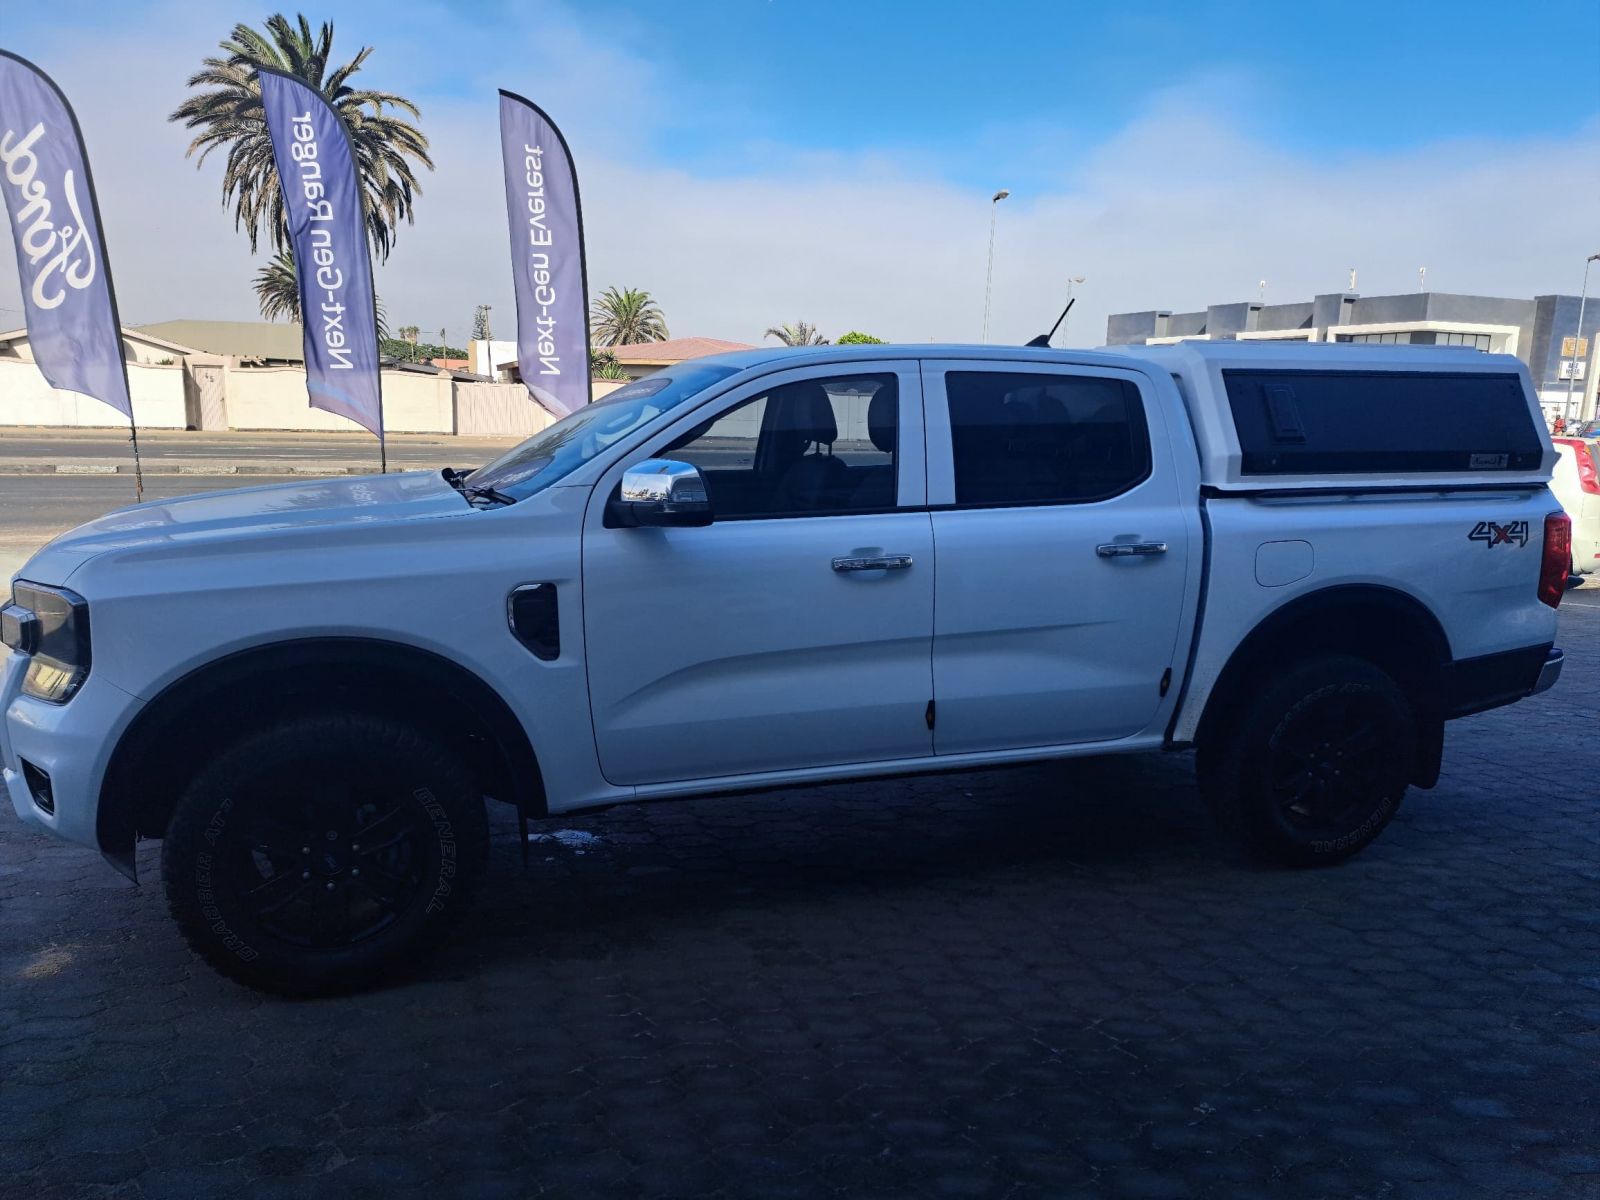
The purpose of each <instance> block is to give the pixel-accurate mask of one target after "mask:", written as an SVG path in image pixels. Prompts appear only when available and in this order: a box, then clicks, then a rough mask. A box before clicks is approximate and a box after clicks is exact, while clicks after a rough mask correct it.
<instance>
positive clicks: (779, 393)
mask: <svg viewBox="0 0 1600 1200" xmlns="http://www.w3.org/2000/svg"><path fill="white" fill-rule="evenodd" d="M899 403H900V389H899V387H898V385H897V383H896V380H895V376H894V375H892V374H883V375H849V376H840V377H836V378H830V379H807V380H802V381H800V382H798V383H787V384H783V385H782V386H779V387H775V388H773V389H772V390H771V391H769V392H765V393H763V394H762V395H759V396H755V397H753V398H752V399H749V400H746V401H744V402H743V403H742V404H740V405H739V406H738V407H736V408H732V409H730V410H728V411H727V412H725V413H723V414H722V415H721V416H718V417H716V418H714V419H713V420H711V421H708V422H706V423H705V424H704V425H701V426H700V427H699V428H697V429H694V430H692V431H691V432H689V433H687V434H685V435H684V436H683V437H681V438H679V439H678V440H677V441H676V442H674V443H673V444H672V445H670V446H668V447H667V448H666V449H665V450H663V451H661V457H663V458H673V459H677V460H678V461H680V462H686V463H692V464H694V465H695V466H697V467H699V468H700V473H701V474H702V475H703V476H705V481H706V490H707V491H708V492H709V493H710V495H711V506H712V508H713V509H714V510H715V511H716V515H717V519H718V520H722V519H725V518H728V517H791V516H808V515H818V514H828V513H852V512H871V511H875V510H880V509H885V508H893V507H894V505H895V497H896V494H897V491H896V483H895V472H896V466H897V457H896V455H897V450H898V445H899V429H900V413H899Z"/></svg>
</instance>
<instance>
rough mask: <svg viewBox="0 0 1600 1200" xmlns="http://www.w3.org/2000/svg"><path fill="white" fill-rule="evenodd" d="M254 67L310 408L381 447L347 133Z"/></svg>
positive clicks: (293, 89) (331, 114)
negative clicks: (296, 287) (285, 225)
mask: <svg viewBox="0 0 1600 1200" xmlns="http://www.w3.org/2000/svg"><path fill="white" fill-rule="evenodd" d="M258 73H259V76H260V79H261V104H262V107H263V108H264V109H265V110H266V115H267V131H268V133H269V134H270V135H271V137H272V157H273V158H274V159H275V160H276V162H277V164H278V181H279V182H280V183H281V184H282V185H283V209H284V213H285V215H286V216H287V217H288V221H289V242H290V245H291V247H292V249H293V251H294V266H295V273H296V275H298V277H299V283H300V320H301V321H302V322H303V323H304V325H305V348H306V390H307V391H308V392H310V394H311V407H312V408H320V409H323V410H325V411H327V412H331V413H338V414H339V415H340V416H342V417H348V418H349V419H350V420H352V421H354V422H355V423H356V424H357V425H360V426H361V427H362V428H364V429H367V430H369V431H371V432H372V433H375V434H377V436H378V441H379V444H380V445H381V444H382V442H383V391H382V387H381V385H380V383H379V379H378V314H377V299H376V297H375V296H374V295H373V291H372V258H371V255H370V254H369V253H368V250H367V222H366V214H365V213H364V212H363V210H362V207H361V183H360V180H359V179H358V178H357V175H356V166H355V156H354V154H353V153H352V152H351V149H350V139H349V137H348V135H347V134H346V132H345V128H344V121H343V120H342V119H340V117H339V114H338V113H337V112H335V111H334V109H333V108H332V107H331V106H330V105H329V104H328V102H327V101H326V100H324V99H323V98H322V95H321V93H319V92H318V91H317V90H316V89H315V88H312V87H309V86H307V85H306V84H305V83H304V82H302V81H301V80H299V79H296V78H295V77H294V76H292V75H286V74H284V73H283V72H281V71H274V70H272V69H271V68H269V67H262V68H260V69H259V72H258ZM385 465H387V464H385Z"/></svg>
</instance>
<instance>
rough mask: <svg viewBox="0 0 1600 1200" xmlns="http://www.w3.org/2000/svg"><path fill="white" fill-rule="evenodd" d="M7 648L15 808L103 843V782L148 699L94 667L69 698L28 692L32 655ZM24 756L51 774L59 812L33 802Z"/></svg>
mask: <svg viewBox="0 0 1600 1200" xmlns="http://www.w3.org/2000/svg"><path fill="white" fill-rule="evenodd" d="M0 654H3V655H4V657H3V658H0V779H3V780H4V782H5V785H6V792H7V794H8V795H10V797H11V807H12V809H13V810H15V812H16V814H17V816H18V818H19V819H20V820H21V821H22V822H23V823H24V824H26V825H31V826H33V827H34V828H36V829H43V830H46V831H48V832H50V833H53V834H55V835H56V836H57V837H63V838H66V839H67V840H68V841H69V842H77V843H78V844H79V845H82V846H93V847H95V848H96V849H98V848H99V845H100V843H99V838H98V837H97V836H96V822H97V820H98V817H99V808H100V784H101V781H102V780H103V779H104V778H105V772H106V766H107V764H108V763H109V762H110V758H111V751H112V749H113V747H114V746H115V745H116V740H117V737H118V736H119V735H120V733H121V732H122V730H124V729H126V728H127V727H128V722H130V721H132V720H133V717H134V715H135V714H136V713H137V712H138V711H139V709H140V708H142V707H143V701H141V700H139V699H138V698H137V697H134V696H130V695H129V694H128V693H127V692H124V691H123V690H122V689H121V688H119V687H116V686H115V685H114V684H110V683H107V682H106V681H105V680H104V679H103V678H96V676H95V673H94V672H93V671H91V672H90V673H89V677H88V679H86V680H84V684H83V687H82V688H81V689H80V690H79V692H78V694H77V695H75V696H73V698H72V699H71V700H69V701H68V702H67V703H66V704H46V703H45V702H44V701H42V700H35V699H33V698H32V697H30V696H24V695H23V694H22V677H23V676H24V675H25V674H26V673H27V669H28V657H27V655H24V654H16V653H12V652H9V651H3V650H0ZM23 759H26V760H27V761H28V762H30V763H32V764H33V765H34V766H35V767H36V768H38V769H39V770H40V771H43V772H44V773H45V774H46V775H48V776H49V777H50V784H51V796H52V798H53V800H54V804H55V811H54V812H46V811H45V810H44V809H42V808H40V807H39V805H38V804H36V803H35V802H34V798H33V793H32V791H31V790H30V789H29V787H28V784H27V782H26V780H25V779H24V778H23V775H22V760H23Z"/></svg>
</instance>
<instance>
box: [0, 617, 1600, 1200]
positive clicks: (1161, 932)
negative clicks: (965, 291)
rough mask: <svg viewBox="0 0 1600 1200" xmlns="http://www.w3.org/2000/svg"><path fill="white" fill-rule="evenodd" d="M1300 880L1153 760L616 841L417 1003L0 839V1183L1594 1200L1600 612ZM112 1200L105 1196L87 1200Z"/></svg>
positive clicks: (882, 789) (657, 811)
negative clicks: (1531, 684)
mask: <svg viewBox="0 0 1600 1200" xmlns="http://www.w3.org/2000/svg"><path fill="white" fill-rule="evenodd" d="M1561 642H1562V644H1563V645H1564V647H1565V648H1566V649H1567V651H1568V665H1567V668H1566V675H1565V678H1564V680H1563V682H1562V683H1561V685H1560V686H1559V687H1558V688H1557V689H1556V690H1555V691H1553V692H1551V693H1549V694H1548V695H1546V696H1542V697H1538V698H1536V699H1534V700H1531V701H1528V702H1525V703H1523V704H1521V705H1517V706H1514V707H1512V708H1508V709H1503V710H1499V711H1495V712H1491V713H1486V714H1483V715H1481V716H1478V717H1474V718H1470V719H1468V720H1466V721H1462V722H1458V723H1455V724H1453V725H1452V726H1451V727H1450V730H1449V735H1448V745H1447V753H1446V759H1445V771H1444V775H1443V777H1442V778H1441V780H1440V784H1439V787H1438V788H1437V789H1435V790H1433V791H1430V792H1413V793H1412V794H1411V795H1410V796H1409V797H1408V798H1407V800H1406V803H1405V805H1404V807H1403V808H1402V810H1401V812H1400V814H1399V816H1398V817H1397V818H1396V820H1395V822H1394V824H1393V825H1392V826H1391V828H1390V829H1389V830H1388V831H1387V832H1386V833H1385V834H1384V836H1383V837H1382V838H1381V839H1380V840H1379V841H1378V842H1377V843H1376V844H1375V845H1374V846H1372V847H1371V848H1370V849H1369V850H1368V851H1366V852H1365V853H1364V854H1363V855H1362V856H1360V857H1359V858H1357V859H1355V860H1353V861H1351V862H1349V863H1347V864H1345V865H1343V866H1340V867H1338V868H1334V869H1329V870H1321V871H1312V872H1285V871H1277V870H1271V869H1264V868H1260V867H1256V866H1252V865H1249V864H1247V863H1245V862H1244V861H1242V860H1241V859H1240V858H1239V857H1238V856H1237V855H1235V854H1234V853H1233V852H1232V851H1231V850H1230V848H1229V847H1228V846H1227V844H1226V843H1225V842H1224V841H1223V840H1222V839H1221V838H1220V837H1218V835H1217V834H1216V833H1215V832H1214V831H1213V830H1212V828H1211V826H1210V824H1209V822H1208V821H1207V819H1206V818H1205V815H1204V813H1203V810H1202V806H1201V805H1200V803H1199V799H1198V796H1197V794H1196V791H1195V787H1194V784H1193V780H1192V777H1191V769H1190V767H1191V764H1190V762H1189V760H1188V758H1187V756H1181V755H1171V756H1154V757H1150V758H1144V759H1116V760H1103V761H1099V762H1083V763H1067V764H1056V765H1051V766H1040V767H1028V768H1020V769H1017V770H1012V771H1006V772H993V773H979V774H971V775H965V776H947V777H937V778H924V779H913V780H894V781H878V782H873V783H862V784H851V785H840V786H837V787H830V788H806V789H797V790H792V791H789V792H783V793H765V794H760V795H751V796H732V797H720V798H715V799H704V800H692V801H684V802H678V803H673V804H663V805H657V806H643V807H636V808H619V809H615V810H611V811H609V812H606V813H602V814H596V815H593V816H589V817H569V818H564V819H562V820H561V821H560V822H559V823H558V824H556V825H555V828H566V829H581V830H583V831H585V832H588V833H591V834H593V835H594V836H595V837H597V838H599V839H600V841H599V842H598V843H597V844H592V845H590V846H587V847H585V848H584V850H585V852H584V854H583V855H581V856H580V855H578V854H576V853H575V850H574V849H573V848H571V847H569V846H567V845H564V844H562V843H559V842H552V843H541V844H540V846H539V851H540V852H538V853H535V854H534V856H533V866H532V868H531V869H530V870H529V871H528V872H526V873H524V872H523V871H522V870H521V869H520V866H519V856H518V852H517V847H516V843H515V832H514V823H513V822H512V821H510V820H509V819H508V818H507V816H506V814H505V813H503V812H500V811H496V812H495V813H494V815H493V819H494V829H495V833H496V845H495V851H494V861H493V872H494V879H493V886H492V887H491V888H490V889H489V892H488V894H487V895H486V896H485V898H484V901H483V903H482V907H481V909H480V910H479V912H478V913H477V914H476V917H475V919H474V920H472V921H470V922H469V923H467V924H466V925H465V926H464V927H463V928H462V929H461V930H460V931H459V932H458V933H457V935H456V936H455V938H454V939H453V940H452V943H451V944H450V945H449V946H447V947H446V948H445V950H444V952H443V954H442V955H441V956H440V957H439V958H438V959H436V960H434V962H433V963H432V964H431V965H430V966H429V967H427V968H425V969H423V970H422V971H421V972H419V973H418V974H417V976H416V977H415V978H413V979H411V980H410V981H407V982H402V983H399V984H396V985H394V986H392V987H390V988H388V989H387V990H384V991H381V992H375V993H371V994H368V995H364V996H359V997H352V998H346V999H335V1000H325V1001H318V1002H315V1003H290V1002H285V1001H279V1000H272V999H267V998H263V997H260V996H257V995H254V994H252V993H250V992H247V991H245V990H243V989H240V988H238V987H235V986H234V985H232V984H229V983H227V982H225V981H223V980H220V979H218V978H216V977H215V976H214V975H212V974H211V973H210V972H209V971H208V970H206V969H205V968H204V967H203V966H201V965H200V964H198V963H196V962H195V961H193V960H192V959H191V958H190V956H189V954H188V952H187V950H186V949H185V948H184V946H183V944H182V942H181V940H180V939H178V937H177V936H176V934H175V933H174V932H173V930H172V929H171V927H170V925H169V924H168V922H167V919H166V917H165V913H164V910H163V906H162V904H161V898H160V894H159V893H160V889H159V885H158V883H157V882H156V881H157V880H158V878H159V873H158V872H159V846H158V845H151V844H146V845H142V846H141V847H140V848H139V862H140V867H141V871H142V872H143V873H144V876H145V878H146V880H147V885H146V886H145V887H143V888H140V889H134V888H130V887H126V886H124V885H123V884H122V883H121V882H120V881H119V880H118V879H117V878H116V877H115V876H114V875H112V874H110V872H109V871H108V869H107V868H106V867H105V866H104V864H103V863H102V862H101V861H100V859H99V857H98V856H97V855H95V854H93V853H92V852H90V851H87V850H83V849H79V848H75V847H72V846H68V845H65V844H64V843H60V842H56V841H53V840H51V839H48V838H45V837H42V836H39V835H36V834H34V833H32V832H29V831H26V830H24V829H22V828H21V827H20V826H19V825H17V824H16V823H15V821H14V820H13V819H12V818H11V816H10V808H9V802H8V801H5V800H4V799H0V813H3V814H4V815H3V816H0V1110H3V1112H4V1119H3V1121H0V1178H5V1179H6V1180H7V1184H6V1186H5V1188H4V1189H0V1190H6V1191H7V1192H8V1194H9V1193H10V1192H13V1191H14V1192H16V1193H17V1194H19V1195H30V1196H33V1195H37V1196H80V1195H97V1196H98V1195H119V1194H120V1195H127V1196H130V1197H142V1198H148V1197H157V1196H159V1197H162V1198H163V1200H165V1198H167V1197H176V1198H181V1197H186V1196H195V1197H213V1196H229V1195H235V1194H238V1195H250V1196H252V1197H255V1196H260V1197H280V1196H281V1197H299V1196H321V1195H329V1194H339V1195H342V1196H350V1197H360V1196H366V1195H373V1196H393V1195H399V1194H427V1195H431V1196H446V1197H448V1196H473V1197H493V1196H523V1195H530V1194H534V1193H536V1192H539V1191H544V1192H548V1193H552V1194H574V1195H596V1196H599V1195H624V1194H625V1195H637V1196H662V1197H667V1196H701V1195H705V1196H720V1197H747V1196H757V1195H762V1196H807V1197H809V1196H815V1195H819V1194H826V1193H836V1194H841V1195H851V1196H886V1197H887V1196H908V1197H909V1196H915V1197H928V1196H944V1195H950V1196H967V1195H971V1196H990V1195H994V1196H1014V1197H1025V1196H1052V1197H1054V1196H1074V1195H1081V1196H1094V1197H1110V1196H1134V1195H1143V1196H1157V1197H1159V1196H1182V1197H1196V1198H1199V1200H1212V1198H1215V1200H1223V1198H1226V1200H1234V1198H1243V1197H1250V1196H1256V1195H1270V1196H1278V1197H1282V1196H1296V1197H1299V1196H1340V1197H1344V1196H1360V1197H1374V1198H1376V1197H1385V1198H1393V1200H1400V1198H1402V1197H1412V1196H1416V1197H1436V1198H1445V1197H1449V1198H1454V1197H1472V1198H1477V1197H1491V1196H1493V1197H1500V1196H1537V1195H1579V1194H1583V1192H1584V1189H1589V1191H1591V1192H1593V1193H1595V1194H1600V1157H1597V1154H1596V1149H1595V1148H1596V1147H1597V1146H1600V1082H1597V1079H1600V1077H1597V1076H1596V1075H1595V1073H1594V1071H1593V1069H1592V1063H1593V1062H1594V1061H1595V1057H1596V1050H1597V1048H1600V968H1597V967H1596V966H1595V964H1596V962H1600V900H1597V896H1600V889H1597V888H1596V884H1597V882H1600V866H1597V865H1596V864H1600V821H1597V820H1596V817H1597V816H1600V811H1597V810H1600V787H1595V786H1587V785H1585V784H1584V783H1583V782H1582V781H1587V780H1593V779H1597V778H1600V746H1597V745H1592V744H1591V743H1592V741H1593V739H1587V740H1586V739H1584V738H1581V737H1572V736H1557V735H1560V734H1561V731H1574V730H1582V729H1594V728H1600V724H1597V718H1600V704H1597V700H1596V696H1597V694H1600V693H1597V692H1596V691H1595V690H1594V689H1593V687H1592V685H1590V686H1589V687H1587V688H1586V686H1585V685H1586V683H1587V681H1593V680H1600V610H1595V609H1574V610H1571V611H1569V612H1566V613H1564V614H1563V617H1562V632H1561ZM119 1184H120V1185H122V1186H121V1189H120V1190H118V1188H117V1185H119Z"/></svg>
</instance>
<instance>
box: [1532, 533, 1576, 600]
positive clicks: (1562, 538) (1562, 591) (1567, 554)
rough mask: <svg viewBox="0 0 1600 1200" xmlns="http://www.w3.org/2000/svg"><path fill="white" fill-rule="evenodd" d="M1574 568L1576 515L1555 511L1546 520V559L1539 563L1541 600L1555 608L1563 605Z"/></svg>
mask: <svg viewBox="0 0 1600 1200" xmlns="http://www.w3.org/2000/svg"><path fill="white" fill-rule="evenodd" d="M1571 568H1572V518H1571V517H1569V516H1567V514H1566V513H1564V512H1553V513H1551V514H1550V515H1549V516H1548V517H1546V518H1545V519H1544V559H1543V560H1542V561H1541V562H1540V564H1539V599H1540V600H1542V601H1544V602H1545V603H1546V604H1548V605H1549V606H1550V607H1551V608H1559V607H1560V606H1561V597H1562V596H1564V595H1566V592H1567V576H1568V575H1569V574H1570V573H1571Z"/></svg>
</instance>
